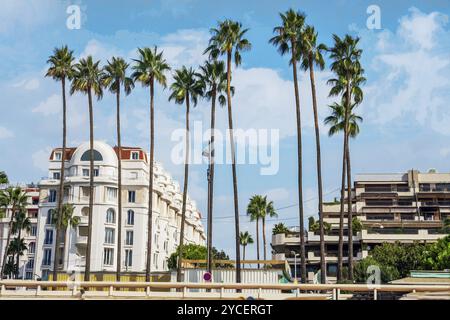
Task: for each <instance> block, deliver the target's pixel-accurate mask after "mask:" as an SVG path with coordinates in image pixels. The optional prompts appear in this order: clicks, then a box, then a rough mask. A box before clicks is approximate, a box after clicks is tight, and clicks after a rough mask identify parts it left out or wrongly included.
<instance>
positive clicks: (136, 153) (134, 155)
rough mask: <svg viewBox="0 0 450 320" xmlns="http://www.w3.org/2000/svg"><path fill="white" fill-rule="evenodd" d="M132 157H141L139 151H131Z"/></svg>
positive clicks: (135, 158)
mask: <svg viewBox="0 0 450 320" xmlns="http://www.w3.org/2000/svg"><path fill="white" fill-rule="evenodd" d="M131 159H133V160H138V159H139V152H136V151H134V152H132V153H131Z"/></svg>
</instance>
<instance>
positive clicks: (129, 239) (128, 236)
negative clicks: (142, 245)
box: [125, 231, 134, 246]
mask: <svg viewBox="0 0 450 320" xmlns="http://www.w3.org/2000/svg"><path fill="white" fill-rule="evenodd" d="M133 236H134V232H133V231H127V233H126V237H125V244H126V245H127V246H132V245H133Z"/></svg>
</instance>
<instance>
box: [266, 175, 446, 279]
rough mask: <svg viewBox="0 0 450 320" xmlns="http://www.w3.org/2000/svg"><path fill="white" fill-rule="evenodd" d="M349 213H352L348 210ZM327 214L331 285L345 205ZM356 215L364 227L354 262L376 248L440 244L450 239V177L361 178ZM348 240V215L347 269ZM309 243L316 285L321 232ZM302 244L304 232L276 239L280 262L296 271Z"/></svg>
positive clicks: (356, 235) (356, 239) (330, 207)
mask: <svg viewBox="0 0 450 320" xmlns="http://www.w3.org/2000/svg"><path fill="white" fill-rule="evenodd" d="M346 197H347V193H346ZM344 209H345V212H346V213H347V205H345V206H344ZM323 214H324V221H325V222H326V223H328V224H329V227H330V228H329V231H328V232H327V233H326V235H325V247H326V262H327V274H328V276H329V279H330V280H335V275H336V271H337V254H338V243H339V216H340V203H339V202H338V201H335V202H332V203H324V207H323ZM352 214H353V216H354V217H355V218H354V219H358V221H359V223H360V225H361V230H353V231H354V232H353V244H354V246H353V257H354V260H360V259H362V258H365V257H367V255H368V253H369V251H370V250H371V249H373V248H374V247H375V246H377V245H379V244H382V243H385V242H396V241H400V242H401V243H412V242H415V241H418V242H436V241H437V240H438V239H439V238H442V237H445V236H446V235H448V229H446V228H445V224H446V223H448V221H449V219H450V174H449V173H437V172H435V171H434V170H430V172H428V173H420V172H419V171H416V170H410V171H408V172H406V173H399V174H360V175H356V177H355V181H354V185H353V188H352ZM348 236H349V235H348V224H347V214H345V217H344V250H343V253H344V263H345V264H346V262H347V261H348V246H347V243H348ZM305 241H306V252H305V253H306V259H307V263H308V271H309V272H310V274H309V278H310V280H311V277H312V276H311V273H313V272H316V271H317V270H318V269H320V237H319V234H318V232H312V231H307V232H306V239H305ZM299 243H300V238H299V230H298V227H293V228H290V232H288V233H286V234H277V235H274V236H273V238H272V248H273V253H274V259H287V260H288V261H289V263H290V264H292V266H291V267H292V268H295V266H294V265H293V264H294V257H293V256H294V254H298V253H299V249H300V245H299ZM297 261H299V259H298V260H297ZM297 267H298V266H297Z"/></svg>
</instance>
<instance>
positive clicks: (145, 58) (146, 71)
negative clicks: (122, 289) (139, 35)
mask: <svg viewBox="0 0 450 320" xmlns="http://www.w3.org/2000/svg"><path fill="white" fill-rule="evenodd" d="M138 51H139V59H135V60H134V61H135V62H136V65H134V66H133V70H134V72H133V74H132V78H133V79H134V81H135V82H140V83H141V84H142V86H143V87H149V89H150V160H149V179H148V181H149V184H148V222H147V261H146V269H145V281H147V282H148V281H150V274H151V256H152V255H151V252H152V235H153V233H152V223H153V161H154V145H155V143H154V140H155V126H154V122H155V116H154V96H155V84H156V83H159V84H160V85H161V86H162V87H163V88H165V87H166V86H167V79H166V75H165V73H166V72H167V71H168V70H170V67H169V65H168V64H167V62H166V60H165V59H164V57H163V52H162V51H161V52H158V48H157V47H156V46H155V47H154V48H153V50H152V49H150V48H142V49H141V48H140V49H138Z"/></svg>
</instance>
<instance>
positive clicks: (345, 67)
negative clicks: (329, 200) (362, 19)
mask: <svg viewBox="0 0 450 320" xmlns="http://www.w3.org/2000/svg"><path fill="white" fill-rule="evenodd" d="M333 40H334V46H333V47H332V48H330V49H329V51H330V58H331V60H332V61H333V62H332V64H331V70H332V71H333V72H334V73H335V74H336V76H337V77H336V78H335V79H330V80H329V81H328V83H329V84H331V85H332V86H333V87H332V89H331V90H330V96H337V95H342V100H343V101H344V105H345V116H344V152H343V167H346V175H347V218H348V234H349V237H348V246H349V248H348V278H349V280H353V237H352V236H351V235H352V234H353V233H352V218H353V217H352V196H351V195H352V191H351V166H350V153H349V148H348V144H349V143H348V138H349V134H348V121H349V116H350V112H351V109H352V104H353V103H356V105H358V104H359V103H361V102H362V99H363V94H362V90H361V89H360V87H359V85H361V84H363V83H364V82H365V78H364V77H363V76H362V75H363V73H364V69H362V67H361V64H360V61H359V60H360V58H361V55H362V50H361V49H359V48H358V43H359V38H357V37H356V38H353V37H352V36H350V35H345V37H344V38H342V39H341V38H340V37H339V36H337V35H333ZM342 175H343V176H344V177H345V173H344V170H342ZM344 177H343V178H342V182H341V183H342V188H341V189H344V188H345V184H344V183H343V181H344V179H345V178H344ZM344 197H345V193H344V191H343V190H341V215H343V211H344V204H343V203H344ZM341 272H342V271H341Z"/></svg>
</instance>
